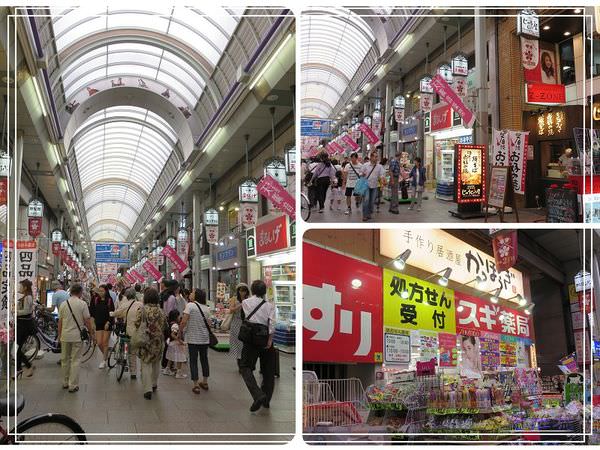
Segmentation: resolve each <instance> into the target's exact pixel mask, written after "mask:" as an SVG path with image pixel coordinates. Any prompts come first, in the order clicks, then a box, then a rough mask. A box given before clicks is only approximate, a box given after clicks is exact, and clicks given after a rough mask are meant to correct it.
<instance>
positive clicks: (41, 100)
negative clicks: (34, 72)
mask: <svg viewBox="0 0 600 450" xmlns="http://www.w3.org/2000/svg"><path fill="white" fill-rule="evenodd" d="M31 81H32V82H33V89H34V90H35V95H36V96H37V99H38V103H39V104H40V108H42V114H43V115H44V117H46V116H47V115H48V113H47V112H46V105H45V104H44V98H43V97H42V91H41V90H40V86H39V85H38V82H37V78H36V77H31Z"/></svg>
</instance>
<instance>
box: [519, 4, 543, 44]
mask: <svg viewBox="0 0 600 450" xmlns="http://www.w3.org/2000/svg"><path fill="white" fill-rule="evenodd" d="M517 35H525V36H528V37H531V38H535V39H539V37H540V19H539V17H538V15H537V14H536V12H535V11H534V10H533V9H524V10H522V11H521V12H520V13H519V14H518V15H517Z"/></svg>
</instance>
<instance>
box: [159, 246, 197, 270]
mask: <svg viewBox="0 0 600 450" xmlns="http://www.w3.org/2000/svg"><path fill="white" fill-rule="evenodd" d="M161 254H162V255H164V256H166V257H167V258H169V260H170V261H171V262H172V263H173V265H174V266H175V270H177V272H179V273H180V274H181V275H185V274H186V273H188V272H189V271H190V268H189V267H188V265H187V264H186V263H185V261H184V260H183V259H181V257H180V256H179V255H178V254H177V252H176V251H175V249H174V248H172V247H171V246H170V245H165V246H164V247H163V249H162V252H161Z"/></svg>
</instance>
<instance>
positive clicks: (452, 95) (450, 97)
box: [431, 74, 475, 128]
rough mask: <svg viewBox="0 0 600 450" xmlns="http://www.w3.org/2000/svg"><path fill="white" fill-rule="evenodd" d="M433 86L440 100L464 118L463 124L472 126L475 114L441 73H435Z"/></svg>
mask: <svg viewBox="0 0 600 450" xmlns="http://www.w3.org/2000/svg"><path fill="white" fill-rule="evenodd" d="M431 86H432V87H433V89H434V90H435V92H437V94H438V95H439V96H440V100H442V101H443V102H446V103H447V104H448V105H450V107H451V108H452V109H453V110H454V111H455V112H456V113H457V114H458V115H459V116H460V117H461V118H462V120H463V125H464V126H465V127H466V128H471V127H472V126H473V123H474V122H475V114H473V111H471V110H470V109H469V108H467V106H466V105H465V104H464V103H463V101H462V100H461V98H460V97H459V96H458V94H457V93H456V92H454V90H453V89H452V88H451V87H450V85H449V84H448V83H447V82H446V80H444V79H443V78H442V77H441V75H440V74H436V75H434V77H433V79H432V80H431Z"/></svg>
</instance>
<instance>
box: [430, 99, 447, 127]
mask: <svg viewBox="0 0 600 450" xmlns="http://www.w3.org/2000/svg"><path fill="white" fill-rule="evenodd" d="M451 126H452V109H451V108H450V106H448V105H446V104H444V103H440V104H438V105H436V107H435V108H433V109H432V110H431V131H439V130H443V129H445V128H450V127H451Z"/></svg>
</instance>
